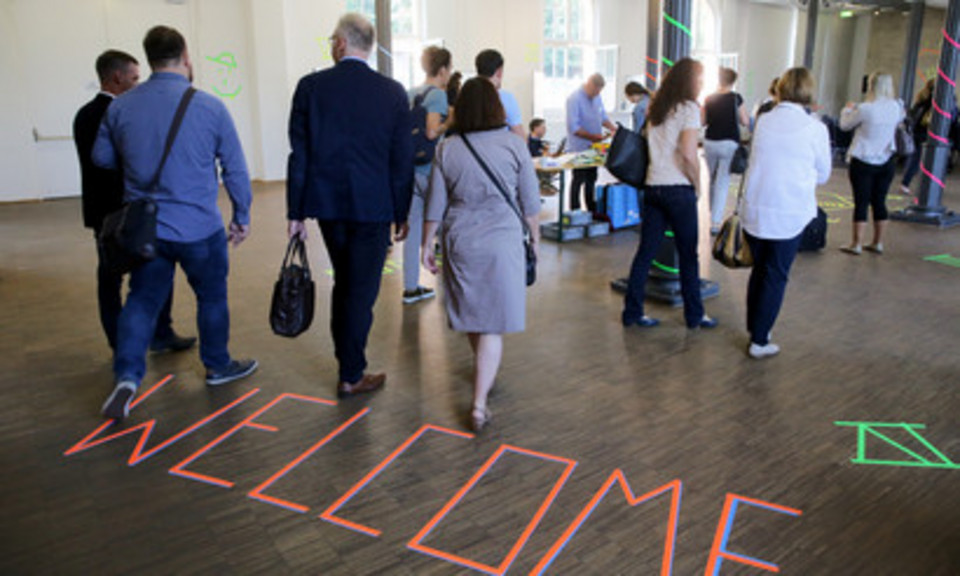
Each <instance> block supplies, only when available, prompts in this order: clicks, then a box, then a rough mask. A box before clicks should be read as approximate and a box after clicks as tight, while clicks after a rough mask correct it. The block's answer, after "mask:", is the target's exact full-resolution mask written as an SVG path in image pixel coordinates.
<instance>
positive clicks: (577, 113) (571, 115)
mask: <svg viewBox="0 0 960 576" xmlns="http://www.w3.org/2000/svg"><path fill="white" fill-rule="evenodd" d="M608 121H609V119H608V118H607V111H606V110H604V109H603V98H601V97H600V96H599V95H598V96H597V97H596V98H590V97H589V96H587V93H586V92H584V91H583V88H582V87H581V88H579V89H577V90H576V91H575V92H574V93H573V94H571V95H570V97H569V98H567V149H568V150H570V151H571V152H583V151H584V150H589V149H590V147H591V146H592V145H593V142H591V141H590V140H587V139H586V138H581V137H579V136H575V134H576V132H577V131H578V130H581V129H582V130H586V131H587V132H589V133H591V134H602V133H603V123H604V122H608Z"/></svg>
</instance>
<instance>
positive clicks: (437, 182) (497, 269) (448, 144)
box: [421, 78, 540, 431]
mask: <svg viewBox="0 0 960 576" xmlns="http://www.w3.org/2000/svg"><path fill="white" fill-rule="evenodd" d="M456 110H457V113H456V119H455V125H454V127H453V129H452V130H451V132H450V134H453V135H452V136H448V138H447V139H446V140H445V141H444V142H443V143H442V144H441V145H440V146H439V148H438V149H437V153H436V156H435V158H434V163H433V170H432V172H431V175H430V187H429V189H428V190H427V204H426V210H425V213H424V219H425V222H424V232H423V250H422V257H421V258H422V261H423V265H424V267H425V268H427V270H429V271H430V272H432V273H434V274H436V273H437V272H438V271H439V267H438V266H437V263H436V259H435V254H434V250H433V245H434V241H435V239H436V236H437V230H438V227H439V226H440V224H441V222H442V227H443V235H442V241H441V242H442V246H443V286H444V294H445V304H446V309H447V316H448V318H449V322H450V327H451V328H452V329H454V330H456V331H457V332H466V333H467V337H468V338H469V340H470V346H471V348H473V354H474V397H473V410H472V413H471V423H472V425H473V428H474V430H476V431H480V430H481V429H483V427H484V426H486V424H487V423H488V422H489V420H490V410H489V409H488V408H487V395H488V394H489V392H490V389H491V388H492V387H493V384H494V380H495V379H496V376H497V371H498V369H499V367H500V359H501V357H502V354H503V334H505V333H510V332H521V331H523V329H524V325H525V315H526V281H525V280H526V266H525V254H524V250H523V226H522V224H521V220H520V215H521V214H522V217H523V218H524V219H525V220H526V221H527V224H528V226H529V228H530V230H531V233H532V234H533V238H532V241H533V245H534V248H535V249H536V247H537V242H538V240H539V226H538V222H537V214H538V213H539V212H540V197H539V186H538V183H537V176H536V173H535V172H534V169H533V162H532V161H531V159H530V153H529V152H528V151H527V148H526V145H525V143H524V141H523V140H521V139H520V138H517V137H516V136H515V135H514V134H513V133H511V132H509V131H508V130H505V129H504V126H505V121H504V111H503V107H502V106H501V104H500V99H499V96H498V95H497V90H496V88H494V86H493V84H491V83H490V82H489V81H488V80H486V79H483V78H475V79H472V80H470V81H468V82H467V83H466V84H464V85H463V89H462V90H461V92H460V96H459V97H458V99H457V103H456ZM467 141H469V144H470V145H472V146H473V148H474V150H475V151H476V153H477V155H478V156H479V157H480V158H481V159H482V160H483V162H484V163H486V165H487V167H488V168H489V169H490V171H491V172H492V175H493V177H494V178H496V179H497V180H498V181H499V182H500V183H501V185H502V187H503V188H504V190H505V191H506V192H507V194H508V196H509V200H510V202H511V203H512V206H511V205H510V204H508V203H507V198H504V196H503V194H502V193H501V192H500V190H499V189H498V188H497V186H496V184H495V183H494V182H493V181H492V180H491V178H490V177H489V176H488V175H487V174H486V173H485V172H484V170H483V168H482V167H481V165H480V162H479V161H478V159H477V158H476V157H474V155H473V153H472V152H471V151H470V148H469V147H468V146H467ZM518 212H519V214H518Z"/></svg>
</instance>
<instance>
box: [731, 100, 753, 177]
mask: <svg viewBox="0 0 960 576" xmlns="http://www.w3.org/2000/svg"><path fill="white" fill-rule="evenodd" d="M738 108H739V106H737V98H736V96H734V98H733V125H734V126H735V127H736V128H737V132H738V133H739V132H740V119H739V118H738V116H739V114H738V113H737V109H738ZM749 161H750V149H749V148H747V146H746V144H743V143H742V142H739V141H738V142H737V151H736V152H734V153H733V158H731V159H730V173H731V174H746V172H747V167H748V165H749V164H750V162H749Z"/></svg>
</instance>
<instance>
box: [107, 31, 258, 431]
mask: <svg viewBox="0 0 960 576" xmlns="http://www.w3.org/2000/svg"><path fill="white" fill-rule="evenodd" d="M143 48H144V52H146V54H147V60H148V61H149V63H150V68H151V69H152V70H153V74H152V75H151V76H150V79H149V80H148V81H147V82H145V83H143V84H141V85H140V86H138V87H137V88H134V89H133V90H130V91H129V92H127V93H126V94H124V95H123V96H120V97H119V98H117V99H116V100H115V101H114V102H113V103H112V104H111V105H110V107H109V108H108V109H107V115H106V116H105V118H104V120H103V123H102V124H101V126H100V132H99V134H98V136H97V141H96V144H95V145H94V148H93V161H94V163H95V164H97V165H99V166H101V167H102V168H108V169H118V168H121V167H122V169H123V174H124V183H125V187H126V197H125V200H126V201H128V202H129V201H131V200H136V199H137V198H142V197H144V196H146V195H152V197H153V198H154V200H155V201H156V203H157V210H158V211H157V256H156V258H155V259H153V260H151V261H149V262H147V263H145V264H143V265H141V266H140V267H139V268H137V269H135V270H134V271H133V273H132V274H131V278H130V294H129V296H128V297H127V303H126V305H125V306H124V308H123V311H122V312H121V313H120V320H119V322H118V327H117V332H118V334H117V351H116V356H115V358H114V366H113V371H114V375H115V378H116V387H115V388H114V390H113V392H112V393H111V394H110V396H109V397H108V398H107V401H106V403H104V405H103V413H104V415H105V416H107V417H108V418H113V419H114V420H117V421H119V420H122V419H124V418H126V417H127V415H128V413H129V410H130V401H131V400H132V399H133V396H134V395H135V394H136V391H137V388H138V387H139V386H140V381H141V380H142V379H143V376H144V373H145V371H146V361H145V356H146V352H147V347H148V346H149V345H150V339H151V337H152V335H153V326H154V324H155V323H156V321H157V316H158V314H159V313H160V309H161V307H162V306H163V304H164V302H165V301H166V299H167V297H168V296H169V294H170V290H171V289H172V287H173V274H174V266H175V265H176V264H177V263H179V264H180V267H181V268H182V269H183V271H184V272H185V273H186V275H187V280H188V281H189V282H190V287H191V288H193V291H194V293H195V294H196V297H197V325H198V328H199V331H200V358H201V360H202V361H203V364H204V366H205V367H206V369H207V374H206V382H207V385H208V386H219V385H222V384H226V383H228V382H232V381H234V380H237V379H239V378H244V377H246V376H248V375H250V374H252V373H253V372H254V371H255V370H256V369H257V362H256V360H242V361H238V360H234V359H232V358H231V356H230V353H229V352H228V351H227V341H228V340H229V332H230V311H229V308H228V306H227V271H228V267H229V263H228V257H227V241H228V239H229V241H230V243H231V244H233V245H234V246H237V245H239V244H240V243H241V242H243V241H244V239H246V237H247V236H248V235H249V234H250V203H251V201H252V194H251V190H250V179H249V176H248V174H247V166H246V161H245V160H244V157H243V150H242V149H241V147H240V140H239V138H238V137H237V132H236V129H235V128H234V125H233V120H232V119H231V118H230V114H229V112H227V109H226V106H224V105H223V103H222V102H221V101H220V100H218V99H216V98H215V97H213V96H211V95H209V94H206V93H204V92H199V91H198V92H196V95H195V96H194V98H193V100H192V101H191V102H190V104H189V106H188V108H187V110H186V114H185V115H184V117H183V124H182V125H181V127H180V131H179V133H178V135H177V137H176V140H175V141H174V143H173V147H172V149H171V151H170V156H169V157H168V158H167V163H166V165H165V166H164V168H163V172H162V173H161V174H160V175H159V179H158V181H157V188H156V189H155V190H153V191H151V190H149V187H150V185H151V182H152V181H153V178H154V174H155V173H156V171H157V168H158V166H159V165H160V159H161V156H162V154H163V148H164V142H165V141H166V138H167V134H168V132H169V129H170V126H171V124H172V122H173V117H174V115H175V113H176V109H177V107H178V106H179V104H180V101H181V99H182V97H183V95H184V93H185V92H186V91H187V90H188V89H189V88H190V82H191V79H192V77H193V67H192V64H191V62H190V56H189V54H188V53H187V47H186V42H185V41H184V39H183V36H181V35H180V33H179V32H177V31H176V30H174V29H172V28H168V27H166V26H157V27H155V28H152V29H151V30H150V31H149V32H147V35H146V37H145V38H144V40H143ZM218 162H219V168H220V172H221V174H222V177H223V182H224V184H225V185H226V188H227V192H228V193H229V196H230V201H231V202H232V204H233V218H232V219H231V222H230V225H229V233H227V232H225V231H224V227H223V220H222V216H221V215H220V210H219V208H218V207H217V194H218V191H219V185H218V181H217V165H218Z"/></svg>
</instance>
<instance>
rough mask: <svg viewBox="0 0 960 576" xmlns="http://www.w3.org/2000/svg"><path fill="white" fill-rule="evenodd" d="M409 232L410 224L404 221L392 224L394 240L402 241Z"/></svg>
mask: <svg viewBox="0 0 960 576" xmlns="http://www.w3.org/2000/svg"><path fill="white" fill-rule="evenodd" d="M408 234H410V225H409V224H407V223H406V222H404V223H403V224H394V225H393V241H394V242H403V241H404V240H406V239H407V235H408Z"/></svg>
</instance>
